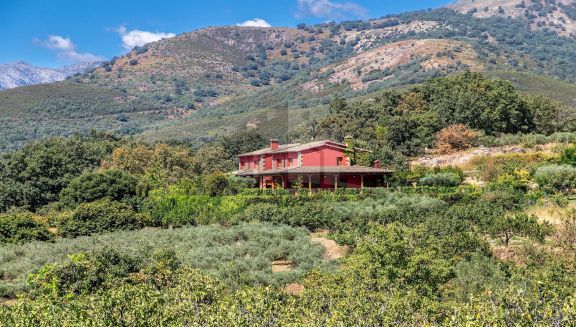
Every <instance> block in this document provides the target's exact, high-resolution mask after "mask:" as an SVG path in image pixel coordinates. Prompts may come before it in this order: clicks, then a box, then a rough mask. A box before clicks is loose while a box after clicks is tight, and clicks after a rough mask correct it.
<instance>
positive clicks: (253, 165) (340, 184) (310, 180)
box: [236, 139, 392, 190]
mask: <svg viewBox="0 0 576 327" xmlns="http://www.w3.org/2000/svg"><path fill="white" fill-rule="evenodd" d="M347 150H349V149H348V147H347V145H346V144H342V143H337V142H332V141H317V142H311V143H305V144H300V143H293V144H280V143H279V142H278V140H275V139H273V140H270V146H269V147H267V148H264V149H261V150H257V151H253V152H249V153H244V154H241V155H239V159H240V160H239V161H240V166H239V169H238V171H237V172H236V175H237V176H244V177H252V178H254V179H255V180H256V182H257V183H256V185H257V186H258V187H260V188H272V189H273V188H276V187H282V188H287V189H290V188H296V187H303V188H308V189H310V190H312V189H338V188H364V187H380V186H386V182H387V177H388V176H389V175H390V174H391V173H392V171H391V170H389V169H383V168H381V167H379V165H378V164H376V165H375V167H364V166H353V165H351V160H350V158H349V157H348V156H347V153H348V152H349V151H347ZM356 151H366V150H361V149H356Z"/></svg>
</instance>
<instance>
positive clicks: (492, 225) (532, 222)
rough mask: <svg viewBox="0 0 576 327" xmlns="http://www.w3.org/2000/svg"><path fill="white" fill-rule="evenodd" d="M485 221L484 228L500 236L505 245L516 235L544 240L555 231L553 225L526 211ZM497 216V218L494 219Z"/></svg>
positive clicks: (491, 233)
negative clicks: (542, 221)
mask: <svg viewBox="0 0 576 327" xmlns="http://www.w3.org/2000/svg"><path fill="white" fill-rule="evenodd" d="M492 218H493V219H489V220H485V221H483V225H484V229H485V230H486V231H487V232H488V233H489V234H490V235H493V236H496V237H499V238H500V239H501V240H502V242H503V243H504V245H505V246H508V245H509V244H510V240H511V239H512V238H513V237H515V236H524V237H529V238H532V239H535V240H536V241H539V242H543V241H544V238H545V237H546V236H548V235H550V234H551V233H552V231H553V228H552V226H551V225H550V224H549V223H548V222H545V223H543V224H539V223H538V218H537V217H536V216H534V215H528V214H526V213H516V214H504V215H499V216H495V217H492ZM494 218H495V219H494Z"/></svg>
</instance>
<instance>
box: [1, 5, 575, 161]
mask: <svg viewBox="0 0 576 327" xmlns="http://www.w3.org/2000/svg"><path fill="white" fill-rule="evenodd" d="M508 2H510V3H515V2H514V1H513V0H510V1H508ZM508 2H506V3H508ZM490 3H492V0H484V1H475V2H474V5H476V6H482V5H485V4H490ZM503 3H504V2H503ZM562 4H563V5H565V4H564V2H562ZM454 5H456V6H457V7H456V8H455V7H454ZM467 5H468V2H466V1H460V2H457V3H455V4H453V5H451V7H450V8H454V9H456V10H453V9H450V8H439V9H434V10H428V11H418V12H410V13H405V14H399V15H389V16H384V17H380V18H375V19H370V20H366V21H360V20H358V21H344V22H340V23H335V22H331V23H322V24H317V25H306V24H300V25H298V26H297V28H286V27H269V28H263V27H239V26H223V27H208V28H204V29H200V30H196V31H192V32H187V33H183V34H180V35H178V36H175V37H172V38H168V39H163V40H159V41H157V42H152V43H150V44H147V45H145V46H142V47H136V48H134V49H132V50H131V51H129V52H128V53H126V54H125V55H123V56H120V57H117V58H113V59H112V60H110V61H107V62H104V63H103V64H102V65H101V66H100V67H97V68H96V69H94V70H92V71H89V72H87V73H85V74H81V75H76V76H72V77H69V78H68V79H66V80H64V81H60V82H56V83H52V84H45V85H36V86H28V87H22V88H16V89H13V90H8V91H3V92H2V93H0V95H1V96H0V126H1V127H2V129H3V132H2V134H3V136H4V139H5V140H6V141H4V142H0V151H1V150H2V149H7V148H17V147H20V146H21V145H22V144H25V143H26V142H27V141H28V140H31V139H35V138H38V137H40V136H46V135H69V134H71V133H74V132H81V133H84V132H86V131H88V130H90V129H91V128H97V129H106V130H111V131H115V132H118V133H120V134H129V135H134V134H136V135H141V136H143V137H145V138H146V139H150V140H163V139H167V138H170V139H173V138H176V139H182V140H187V141H190V142H191V143H203V142H206V141H209V140H211V139H213V138H214V137H217V136H218V135H220V134H225V133H229V132H230V131H233V130H235V129H242V128H262V129H265V130H269V131H270V132H271V133H273V132H274V128H275V129H276V133H277V134H287V133H288V132H289V130H291V129H293V128H294V127H295V125H298V124H305V123H306V120H309V119H313V118H314V117H318V116H319V115H322V114H324V113H325V112H326V108H327V104H329V103H330V102H331V101H332V100H333V99H334V98H335V97H347V98H356V97H362V98H365V97H370V96H371V95H373V94H376V93H377V92H379V91H381V90H384V89H390V88H397V87H406V86H409V85H413V84H417V83H421V82H423V81H426V80H428V79H430V78H434V77H440V76H446V75H450V74H455V73H462V72H465V71H469V70H471V71H478V72H483V73H485V74H488V75H491V76H498V77H500V78H505V79H506V78H510V79H515V81H514V83H516V84H519V86H520V87H521V88H525V89H526V90H527V92H536V93H538V92H537V90H536V88H535V87H534V85H537V83H535V81H536V77H535V76H538V79H537V80H538V81H539V82H541V81H550V83H552V84H554V83H556V82H554V81H555V80H558V81H562V82H561V85H562V87H563V90H564V91H563V92H562V94H561V95H557V94H556V93H554V92H552V91H550V90H547V92H548V91H550V92H548V93H546V92H544V93H545V94H548V95H550V96H551V97H552V98H555V99H556V100H558V101H561V102H562V103H564V104H566V105H567V106H569V107H571V108H573V104H574V102H573V101H572V99H570V98H569V96H568V95H567V94H568V93H570V91H569V90H571V89H572V84H570V83H576V38H574V37H572V36H570V35H566V34H565V33H559V32H558V31H556V30H554V29H551V28H547V27H542V28H532V26H533V23H532V22H531V21H530V19H529V18H527V17H525V16H523V15H518V16H515V17H508V16H505V15H485V16H481V17H479V16H478V15H476V13H477V12H471V11H470V10H467V11H466V10H465V9H466V6H467ZM557 6H559V5H557ZM566 6H567V4H566ZM532 7H533V4H532V2H530V5H529V6H528V5H527V8H526V10H529V11H532V10H533V9H530V8H532ZM480 8H481V7H480ZM543 17H545V16H543ZM497 72H511V73H506V74H498V73H497ZM517 74H522V75H521V76H522V78H517V76H520V75H517ZM523 83H524V84H525V86H526V87H524V85H523ZM558 83H559V82H558ZM541 93H542V92H541ZM282 120H284V121H283V122H282ZM72 122H73V123H72Z"/></svg>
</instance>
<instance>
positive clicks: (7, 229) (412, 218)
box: [0, 73, 576, 326]
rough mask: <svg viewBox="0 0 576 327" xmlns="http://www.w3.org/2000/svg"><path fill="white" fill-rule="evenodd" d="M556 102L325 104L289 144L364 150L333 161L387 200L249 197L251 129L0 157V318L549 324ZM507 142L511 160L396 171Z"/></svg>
mask: <svg viewBox="0 0 576 327" xmlns="http://www.w3.org/2000/svg"><path fill="white" fill-rule="evenodd" d="M564 109H565V108H564V107H563V106H562V105H561V104H559V103H556V102H553V101H551V100H549V99H547V98H544V97H538V96H532V95H528V94H525V93H522V92H520V91H518V90H517V89H516V88H514V87H513V86H512V84H510V83H508V82H505V81H501V80H492V79H489V78H486V77H485V76H483V75H480V74H477V73H465V74H462V75H457V76H452V77H444V78H438V79H434V80H431V81H428V82H425V83H423V84H421V85H418V86H414V87H411V88H407V89H404V90H388V91H385V92H381V93H380V94H378V96H376V97H374V98H371V99H367V100H364V101H348V100H345V99H343V98H337V99H335V100H334V101H332V102H331V103H330V106H329V112H328V114H327V115H326V116H325V117H322V118H319V119H318V120H316V121H313V122H312V123H311V124H308V125H306V126H300V128H301V129H300V130H297V131H296V132H295V133H294V134H293V135H289V138H290V139H291V140H292V139H298V138H301V139H302V140H304V139H309V138H310V137H313V138H316V139H318V138H330V139H334V140H337V141H345V142H347V143H348V144H349V145H350V149H354V148H355V147H362V148H367V149H369V150H371V152H369V153H366V152H362V153H357V152H355V151H354V150H350V151H349V152H348V154H349V155H350V157H351V159H352V160H353V161H354V162H355V163H357V164H364V165H369V164H371V163H372V162H373V160H376V159H378V160H381V162H382V163H384V164H385V165H386V166H393V167H394V168H396V171H395V173H394V175H393V176H392V178H391V179H390V180H389V183H390V188H374V189H365V190H364V191H362V192H360V191H359V190H356V189H346V188H341V189H339V190H337V191H335V192H314V193H309V192H308V191H307V190H303V189H300V190H298V191H297V192H296V193H295V194H293V193H291V192H289V191H288V190H282V189H277V190H274V191H272V190H260V189H254V188H253V185H254V181H253V180H251V179H247V178H239V177H235V176H232V175H230V174H228V172H230V171H232V170H234V169H236V167H237V161H236V156H237V155H238V154H240V153H243V152H248V151H251V150H255V149H258V148H261V147H263V146H265V145H266V144H267V141H266V138H265V137H264V136H263V135H262V134H261V133H260V132H258V131H257V130H249V131H246V132H240V133H236V134H233V135H230V136H227V137H221V138H219V139H217V140H215V141H213V142H211V143H209V144H207V145H205V146H203V147H199V148H193V147H191V146H190V145H189V144H187V143H185V142H170V143H150V144H149V143H142V142H138V141H135V140H132V139H126V138H120V137H116V136H112V135H110V134H105V133H96V132H92V133H89V134H87V135H84V136H80V135H76V136H71V137H68V138H62V137H58V138H50V139H45V140H41V141H38V142H35V143H31V144H29V145H26V146H25V147H24V148H22V149H21V150H17V151H12V152H9V153H6V154H5V155H3V156H2V157H1V158H0V296H1V297H2V298H3V299H6V300H9V301H8V302H7V303H6V304H0V322H1V323H2V324H6V325H9V326H12V325H16V326H18V325H24V326H25V325H46V326H55V325H95V326H117V325H150V324H154V325H230V324H237V325H272V324H294V325H358V324H360V325H390V324H395V325H405V326H412V325H450V324H451V325H466V324H471V325H506V324H518V325H533V324H536V325H538V324H544V325H554V324H558V325H562V324H569V323H570V322H571V321H573V320H574V319H575V318H576V309H575V308H574V306H573V305H572V303H573V302H574V301H575V296H576V295H575V294H574V287H575V286H576V285H575V284H574V281H575V280H576V278H574V277H575V275H574V260H573V258H574V255H575V253H576V252H575V250H576V213H575V212H574V211H573V210H571V209H570V204H571V202H572V201H573V200H572V197H571V196H572V195H573V192H574V190H575V189H576V168H575V167H576V146H575V145H572V143H574V141H575V140H576V137H575V135H574V133H573V132H572V131H573V129H574V125H573V120H572V117H571V115H570V114H569V113H568V112H566V111H565V110H564ZM550 140H554V141H557V142H558V143H559V144H556V145H554V146H552V145H549V146H548V147H547V148H545V147H542V148H540V147H539V146H538V144H540V143H546V142H547V141H550ZM515 142H521V143H522V144H521V145H520V146H523V147H524V146H526V148H528V146H529V147H531V150H530V151H528V152H525V151H524V150H523V151H524V152H523V151H517V152H513V153H502V154H498V155H491V156H477V157H474V158H473V159H471V160H470V161H469V162H467V163H466V165H468V166H466V165H463V166H462V167H451V166H449V167H435V168H430V167H424V166H415V165H409V164H408V160H409V159H410V158H413V157H414V156H416V155H419V154H422V153H426V152H430V150H431V149H432V150H435V151H438V152H440V153H451V152H453V151H457V150H463V149H469V148H470V147H473V146H476V145H478V144H514V143H515ZM516 146H518V144H516ZM470 180H474V181H476V182H475V183H470ZM538 208H546V209H550V210H556V211H557V212H559V213H560V218H558V219H546V218H549V217H546V216H543V215H542V214H541V212H539V211H537V210H536V209H538ZM535 212H536V213H538V214H539V215H536V214H535ZM320 231H323V232H320ZM326 231H328V232H326ZM312 232H315V234H311V233H312ZM318 235H321V236H318ZM328 238H329V239H328ZM318 242H320V243H321V244H315V243H318ZM331 242H336V244H335V243H331ZM327 244H328V245H327ZM330 246H332V247H334V248H332V249H331V248H330ZM343 246H346V247H345V248H344V247H343ZM334 251H336V252H338V253H339V255H338V256H331V255H333V252H334ZM346 251H347V254H346V255H345V256H343V257H341V258H340V255H342V254H344V253H345V252H346ZM331 253H332V254H331Z"/></svg>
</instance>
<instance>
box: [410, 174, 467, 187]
mask: <svg viewBox="0 0 576 327" xmlns="http://www.w3.org/2000/svg"><path fill="white" fill-rule="evenodd" d="M461 182H462V180H461V178H460V176H459V175H458V174H454V173H436V174H427V175H425V176H424V177H422V178H420V184H422V185H425V186H458V185H460V183H461Z"/></svg>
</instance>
